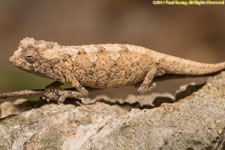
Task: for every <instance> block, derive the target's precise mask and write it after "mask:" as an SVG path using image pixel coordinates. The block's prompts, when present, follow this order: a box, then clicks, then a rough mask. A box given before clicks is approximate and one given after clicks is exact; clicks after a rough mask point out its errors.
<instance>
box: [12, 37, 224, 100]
mask: <svg viewBox="0 0 225 150" xmlns="http://www.w3.org/2000/svg"><path fill="white" fill-rule="evenodd" d="M10 62H12V63H13V64H14V65H15V66H17V67H19V68H21V69H23V70H26V71H28V72H31V73H35V74H38V75H41V76H45V77H49V78H51V79H53V80H55V81H58V83H69V84H72V86H73V87H74V88H76V89H77V91H78V93H80V94H81V95H82V96H87V95H88V91H87V90H86V89H85V87H91V88H111V87H120V86H127V85H135V84H137V83H140V82H142V81H143V82H142V84H141V85H140V87H139V88H138V90H137V91H138V93H141V94H142V93H145V92H147V91H150V90H151V89H152V88H154V87H155V86H156V85H155V83H153V82H152V81H153V79H154V77H156V76H162V75H164V74H179V75H204V74H210V73H214V72H218V71H220V70H223V69H225V62H223V63H218V64H205V63H199V62H195V61H191V60H186V59H182V58H178V57H174V56H170V55H166V54H162V53H159V52H156V51H153V50H150V49H147V48H144V47H140V46H135V45H129V44H96V45H93V44H91V45H82V46H60V45H59V44H57V43H54V42H46V41H42V40H41V41H37V40H35V39H33V38H24V39H23V40H22V41H21V42H20V44H19V47H18V50H16V51H15V52H14V54H13V56H11V57H10ZM53 85H54V84H53ZM53 85H50V86H48V87H52V86H53ZM73 95H74V94H73V92H67V93H66V91H65V93H64V94H61V95H60V96H59V97H60V101H64V99H65V98H66V97H74V96H73Z"/></svg>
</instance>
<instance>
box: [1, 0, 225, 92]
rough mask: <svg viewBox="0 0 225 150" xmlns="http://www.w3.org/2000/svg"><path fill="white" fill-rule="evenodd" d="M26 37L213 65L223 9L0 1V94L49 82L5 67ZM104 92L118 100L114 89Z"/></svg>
mask: <svg viewBox="0 0 225 150" xmlns="http://www.w3.org/2000/svg"><path fill="white" fill-rule="evenodd" d="M27 36H29V37H34V38H35V39H40V40H47V41H54V42H58V43H59V44H62V45H81V44H91V43H129V44H136V45H140V46H145V47H147V48H151V49H154V50H157V51H160V52H163V53H167V54H171V55H176V56H179V57H183V58H187V59H191V60H195V61H200V62H207V63H216V62H221V61H225V9H224V6H154V5H152V1H149V0H64V1H56V0H48V1H46V0H1V1H0V52H1V53H0V72H1V73H0V91H1V92H2V91H8V90H20V89H36V88H43V87H44V86H45V85H47V84H49V83H51V82H52V81H51V80H49V79H43V78H41V77H38V76H35V75H32V74H29V73H27V72H24V71H21V70H19V69H17V68H16V67H14V66H13V65H11V64H10V63H9V61H8V58H9V56H10V55H12V53H13V51H14V50H16V49H17V47H18V44H19V41H20V40H21V39H22V38H24V37H27ZM190 81H193V79H191V80H175V81H166V82H163V83H160V86H159V87H158V88H157V89H156V90H155V91H161V92H162V91H163V92H174V91H175V89H176V88H178V87H179V85H180V84H183V83H187V82H190ZM123 90H124V91H125V92H123V94H121V95H125V96H126V95H127V94H128V93H132V92H134V91H135V89H134V88H125V89H123ZM119 92H120V91H119ZM105 93H108V94H112V95H118V90H107V91H105ZM95 94H98V92H97V93H94V94H93V95H95Z"/></svg>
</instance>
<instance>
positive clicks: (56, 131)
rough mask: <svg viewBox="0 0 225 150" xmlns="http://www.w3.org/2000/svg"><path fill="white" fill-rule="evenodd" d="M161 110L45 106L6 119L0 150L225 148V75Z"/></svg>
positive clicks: (96, 105) (1, 121)
mask: <svg viewBox="0 0 225 150" xmlns="http://www.w3.org/2000/svg"><path fill="white" fill-rule="evenodd" d="M182 92H183V91H182ZM147 97H148V96H147ZM102 99H103V100H105V101H107V98H104V97H102ZM132 99H133V97H132ZM171 99H172V97H171ZM127 100H128V99H126V101H127ZM157 106H158V107H157ZM157 106H153V107H151V109H149V108H148V109H147V108H145V109H143V108H141V109H138V108H136V107H135V108H133V107H132V106H130V107H127V106H124V105H123V104H119V103H117V104H112V102H110V103H104V102H96V103H94V104H84V105H80V106H77V105H74V104H59V105H58V104H53V103H49V104H46V103H45V104H43V105H42V106H39V107H37V108H29V109H23V111H21V112H20V113H18V114H17V115H15V114H14V115H9V116H7V117H5V118H1V119H0V149H3V150H6V149H12V150H17V149H65V150H69V149H71V150H90V149H93V150H97V149H103V150H106V149H107V150H117V149H118V150H121V149H127V150H129V149H132V150H133V149H141V150H149V149H178V150H181V149H215V150H218V149H219V150H223V149H225V72H222V73H221V74H219V75H217V76H215V77H211V78H209V79H208V81H207V82H206V84H205V85H204V86H202V87H201V89H200V90H198V91H196V92H194V93H192V94H191V95H190V96H188V97H185V98H183V99H181V100H179V101H177V102H173V103H171V102H170V103H162V104H161V105H157Z"/></svg>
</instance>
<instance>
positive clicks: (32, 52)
mask: <svg viewBox="0 0 225 150" xmlns="http://www.w3.org/2000/svg"><path fill="white" fill-rule="evenodd" d="M51 45H54V43H52V44H51V43H50V44H49V43H47V42H45V41H36V40H35V39H33V38H28V37H27V38H24V39H23V40H21V42H20V44H19V47H18V49H17V50H16V51H15V52H14V54H13V55H12V56H11V57H10V58H9V61H10V62H11V63H12V64H14V65H15V66H17V67H18V68H21V69H23V70H26V71H28V72H32V73H36V74H40V75H48V73H51V69H49V68H51V67H49V66H48V65H49V59H48V58H47V57H46V56H44V54H45V50H46V49H48V48H50V46H51Z"/></svg>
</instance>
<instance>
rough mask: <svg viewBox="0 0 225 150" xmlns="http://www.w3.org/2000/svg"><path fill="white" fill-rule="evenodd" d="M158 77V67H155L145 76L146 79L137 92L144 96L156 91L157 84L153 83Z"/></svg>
mask: <svg viewBox="0 0 225 150" xmlns="http://www.w3.org/2000/svg"><path fill="white" fill-rule="evenodd" d="M156 75H157V66H153V67H151V69H150V70H149V72H148V73H147V75H146V76H145V79H144V81H143V82H142V84H141V85H140V87H139V88H138V90H137V92H138V93H139V94H144V93H146V92H148V91H151V90H152V89H154V88H155V87H156V83H155V82H152V81H153V79H154V77H155V76H156Z"/></svg>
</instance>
